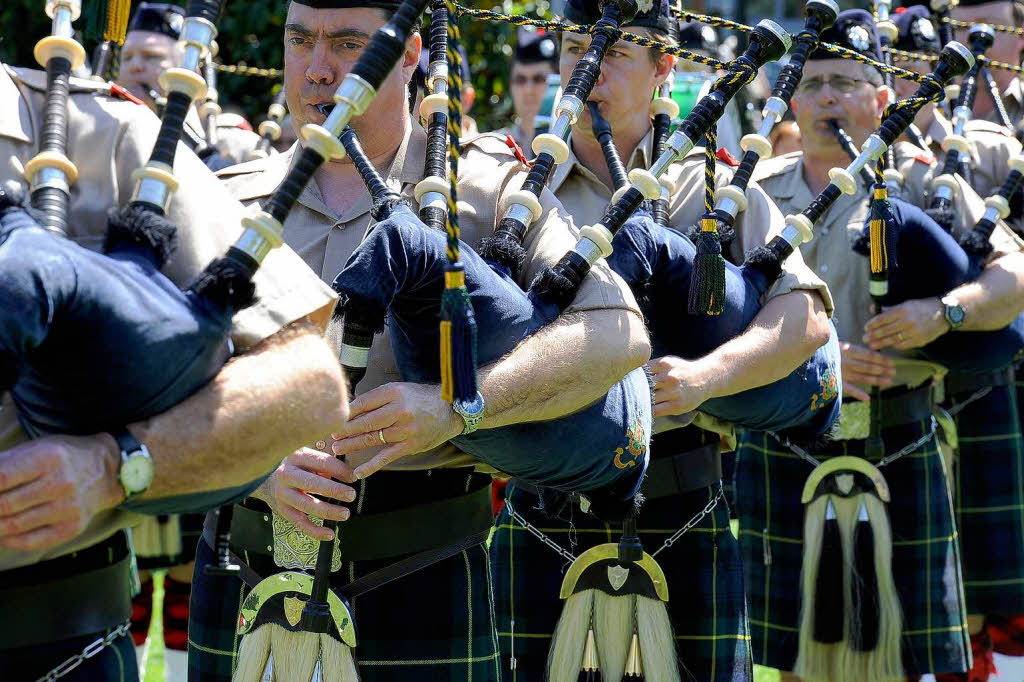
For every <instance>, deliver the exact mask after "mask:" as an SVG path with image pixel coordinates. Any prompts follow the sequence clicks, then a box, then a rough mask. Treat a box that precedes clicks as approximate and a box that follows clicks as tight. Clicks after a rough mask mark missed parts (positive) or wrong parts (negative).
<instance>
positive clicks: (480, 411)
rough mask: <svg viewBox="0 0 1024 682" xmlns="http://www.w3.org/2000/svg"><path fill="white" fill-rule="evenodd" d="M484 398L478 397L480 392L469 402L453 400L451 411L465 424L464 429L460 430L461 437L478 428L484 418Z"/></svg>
mask: <svg viewBox="0 0 1024 682" xmlns="http://www.w3.org/2000/svg"><path fill="white" fill-rule="evenodd" d="M485 406H486V403H485V402H484V397H483V396H482V395H480V391H477V392H476V395H475V396H473V397H472V398H471V399H469V400H453V401H452V409H453V410H455V414H457V415H459V416H460V417H462V421H463V422H464V423H465V424H466V427H465V428H464V429H462V434H461V435H463V436H466V435H469V434H471V433H473V432H474V431H476V430H477V429H478V428H480V422H481V421H483V418H484V407H485Z"/></svg>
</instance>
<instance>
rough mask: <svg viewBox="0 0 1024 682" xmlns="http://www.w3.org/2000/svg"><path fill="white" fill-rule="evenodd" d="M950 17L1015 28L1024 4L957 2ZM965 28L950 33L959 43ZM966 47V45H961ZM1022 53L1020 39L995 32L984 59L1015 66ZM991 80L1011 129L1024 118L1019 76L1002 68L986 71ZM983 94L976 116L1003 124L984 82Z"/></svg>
mask: <svg viewBox="0 0 1024 682" xmlns="http://www.w3.org/2000/svg"><path fill="white" fill-rule="evenodd" d="M950 16H951V17H952V18H953V19H955V20H957V21H963V22H967V23H970V24H989V25H991V26H1008V27H1011V28H1017V29H1019V28H1020V27H1021V26H1024V2H1021V1H1020V0H981V1H980V2H979V0H961V1H960V2H958V3H956V4H955V5H954V6H953V7H952V8H951V9H950ZM968 30H969V29H966V28H956V29H955V30H954V31H953V34H954V36H956V37H957V39H958V40H961V41H962V40H963V39H964V38H965V37H966V35H967V31H968ZM964 44H965V45H966V43H964ZM1022 52H1024V36H1021V35H1017V34H1015V33H1009V32H1006V31H996V39H995V42H994V43H993V45H992V48H991V49H990V50H989V52H988V56H989V57H991V58H992V59H994V60H996V61H1000V62H1004V63H1006V64H1013V65H1019V64H1020V63H1021V53H1022ZM989 73H990V75H991V76H992V79H993V80H994V82H995V84H996V86H997V87H998V89H999V91H1000V92H1001V93H1002V104H1003V107H1004V109H1005V111H1006V114H1007V116H1008V117H1009V123H1010V125H1011V126H1014V127H1017V126H1019V125H1020V122H1021V117H1024V81H1022V80H1021V74H1019V73H1014V72H1013V71H1007V70H1004V69H990V70H989ZM982 88H983V89H984V90H985V94H983V95H982V96H981V97H979V98H978V107H977V112H978V113H977V115H978V118H984V119H986V120H988V121H992V122H993V123H999V124H1000V125H1006V122H1005V121H1003V117H1002V114H1001V113H1000V112H999V110H998V108H997V106H996V104H995V102H994V101H993V99H992V97H991V96H989V94H988V92H989V88H988V87H987V83H986V84H983V85H982Z"/></svg>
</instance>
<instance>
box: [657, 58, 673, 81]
mask: <svg viewBox="0 0 1024 682" xmlns="http://www.w3.org/2000/svg"><path fill="white" fill-rule="evenodd" d="M674 68H676V58H675V55H671V54H662V55H661V57H659V58H658V66H657V67H656V68H655V70H654V87H659V86H661V84H662V83H664V82H665V79H666V78H668V75H669V74H670V73H672V69H674Z"/></svg>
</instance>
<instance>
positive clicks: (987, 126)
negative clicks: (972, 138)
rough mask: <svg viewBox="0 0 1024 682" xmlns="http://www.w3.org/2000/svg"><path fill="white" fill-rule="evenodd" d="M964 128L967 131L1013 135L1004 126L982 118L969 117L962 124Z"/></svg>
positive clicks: (1005, 135)
mask: <svg viewBox="0 0 1024 682" xmlns="http://www.w3.org/2000/svg"><path fill="white" fill-rule="evenodd" d="M964 130H965V131H966V132H968V133H991V134H994V135H1001V136H1003V137H1014V135H1013V132H1012V131H1010V130H1009V129H1007V127H1006V126H1004V125H1000V124H998V123H993V122H992V121H986V120H984V119H971V120H970V121H968V122H967V125H965V126H964Z"/></svg>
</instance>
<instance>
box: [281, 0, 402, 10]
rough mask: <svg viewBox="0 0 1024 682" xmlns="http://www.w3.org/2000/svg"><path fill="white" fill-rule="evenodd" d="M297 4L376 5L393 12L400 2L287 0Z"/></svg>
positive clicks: (317, 6) (333, 6) (327, 6)
mask: <svg viewBox="0 0 1024 682" xmlns="http://www.w3.org/2000/svg"><path fill="white" fill-rule="evenodd" d="M289 1H290V2H294V3H295V4H297V5H304V6H306V7H312V8H313V9H354V8H356V7H376V8H377V9H383V10H387V11H388V12H394V11H395V10H397V9H398V6H399V5H401V4H402V3H401V2H400V0H289Z"/></svg>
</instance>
